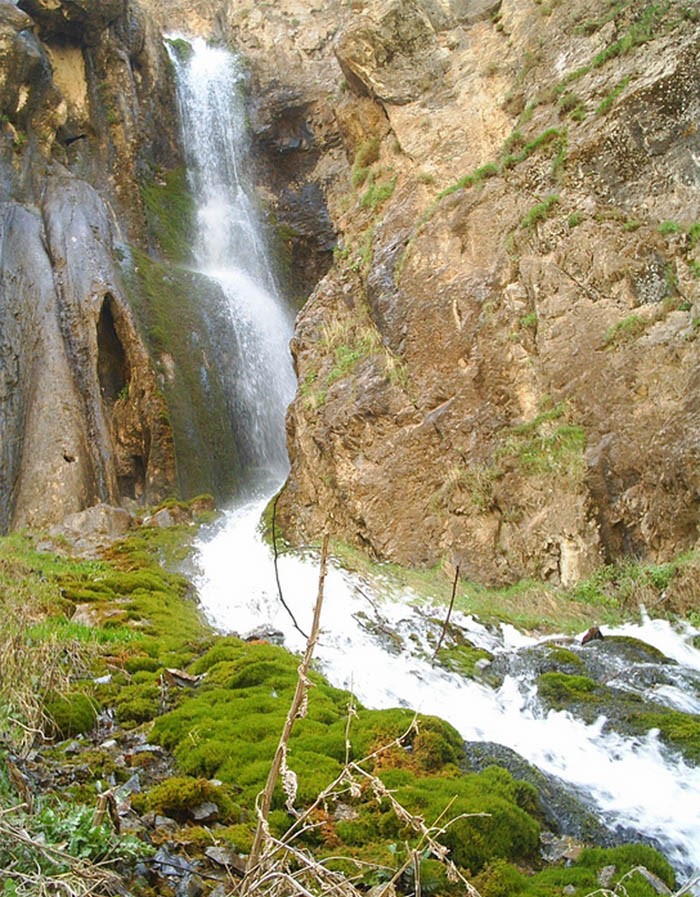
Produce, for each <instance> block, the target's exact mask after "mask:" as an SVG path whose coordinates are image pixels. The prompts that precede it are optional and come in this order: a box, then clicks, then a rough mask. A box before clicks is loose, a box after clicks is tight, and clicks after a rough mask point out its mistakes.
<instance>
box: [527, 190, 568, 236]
mask: <svg viewBox="0 0 700 897" xmlns="http://www.w3.org/2000/svg"><path fill="white" fill-rule="evenodd" d="M558 204H559V197H558V196H557V195H556V194H554V193H550V195H549V196H547V197H546V198H545V199H544V200H542V202H538V203H537V204H536V205H534V206H533V207H532V208H531V209H530V210H529V211H528V212H526V214H525V215H523V217H522V219H521V221H520V227H521V228H522V229H523V230H529V229H530V228H532V227H534V226H535V225H536V224H540V223H541V222H542V221H545V220H546V219H547V218H549V216H550V215H551V214H552V210H553V209H554V207H555V206H557V205H558Z"/></svg>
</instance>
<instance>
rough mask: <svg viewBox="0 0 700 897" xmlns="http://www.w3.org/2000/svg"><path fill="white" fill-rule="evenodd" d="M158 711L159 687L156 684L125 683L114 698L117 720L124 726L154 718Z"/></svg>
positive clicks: (135, 724) (134, 724)
mask: <svg viewBox="0 0 700 897" xmlns="http://www.w3.org/2000/svg"><path fill="white" fill-rule="evenodd" d="M159 711H160V689H159V688H158V687H157V686H156V685H144V684H137V685H127V686H124V687H122V688H121V689H120V690H119V692H118V695H117V699H116V717H117V721H118V722H120V723H121V724H122V725H124V726H126V727H131V726H137V725H139V724H140V723H145V722H148V720H152V719H155V717H156V716H157V715H158V713H159Z"/></svg>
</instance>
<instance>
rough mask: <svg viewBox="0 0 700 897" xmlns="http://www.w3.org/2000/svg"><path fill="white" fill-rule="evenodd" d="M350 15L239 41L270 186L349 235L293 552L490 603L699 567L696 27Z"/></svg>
mask: <svg viewBox="0 0 700 897" xmlns="http://www.w3.org/2000/svg"><path fill="white" fill-rule="evenodd" d="M333 6H334V9H333V10H331V9H330V7H331V4H320V3H319V4H315V5H313V8H312V9H311V10H310V11H309V10H307V12H306V13H304V10H303V8H302V6H301V5H300V4H296V3H294V2H291V0H290V2H286V3H285V2H283V3H280V4H276V5H275V8H274V10H264V11H263V10H258V11H255V10H253V8H252V7H250V8H248V7H247V6H246V4H230V9H229V11H228V18H227V19H226V25H227V27H228V29H229V30H228V33H229V35H232V37H233V39H234V41H235V42H237V43H238V45H239V46H240V47H241V50H242V52H243V53H244V54H246V56H247V58H248V59H249V62H250V65H251V68H252V70H253V72H254V79H255V80H254V87H255V93H256V95H257V96H258V97H262V98H264V97H271V99H270V100H269V101H268V102H267V103H265V102H264V99H263V100H260V99H257V100H254V101H253V105H254V110H255V111H256V115H254V116H253V121H254V122H256V121H259V120H260V119H261V115H260V113H259V112H258V109H259V106H260V104H261V103H264V110H265V112H266V114H267V116H268V118H267V123H266V126H265V127H263V128H258V134H259V137H260V146H261V153H262V154H263V157H266V158H267V159H269V160H271V163H270V164H271V167H272V168H273V173H272V175H271V176H270V177H269V183H271V184H274V185H276V186H277V195H278V196H279V195H286V196H288V195H293V196H297V197H298V196H301V195H302V194H303V191H304V189H307V190H308V189H309V187H308V185H311V184H317V185H318V186H319V188H320V189H321V191H322V196H323V198H324V199H325V200H326V202H327V208H328V212H329V217H330V220H331V222H332V226H333V228H334V229H335V231H336V233H337V246H336V249H335V252H334V262H333V265H332V267H331V268H330V270H329V271H328V273H327V274H326V275H325V276H324V278H323V279H322V280H321V281H320V282H319V284H318V286H317V287H316V289H315V290H314V292H313V294H312V296H311V297H310V299H309V301H308V302H307V303H306V304H305V305H304V307H303V309H302V311H301V313H300V314H299V318H298V324H297V331H296V336H295V341H294V346H293V348H294V355H295V359H296V364H297V370H298V375H299V382H300V387H299V391H298V394H297V398H296V400H295V402H294V404H293V406H292V408H291V410H290V414H289V419H288V434H289V447H290V453H291V457H292V472H291V475H290V478H289V481H288V483H287V485H286V487H285V489H284V491H283V493H282V496H281V499H280V501H279V505H278V510H279V513H280V515H281V517H282V520H283V522H284V526H285V529H286V531H287V534H288V535H290V536H291V537H292V538H294V539H296V540H304V539H308V538H312V537H314V536H315V535H316V534H318V533H319V532H320V531H321V530H322V529H323V528H324V527H325V526H326V525H329V526H330V527H331V529H332V531H333V532H334V534H335V535H336V536H338V537H340V538H344V539H347V540H349V541H351V542H354V543H355V544H358V545H360V546H362V547H364V548H365V549H366V550H369V551H370V552H371V553H373V554H374V555H375V556H376V557H378V558H384V559H387V558H388V559H392V560H396V561H399V562H401V563H409V564H420V565H430V564H435V563H437V562H440V561H444V560H446V561H448V562H449V563H450V564H451V565H456V564H459V566H460V569H461V571H462V574H463V575H467V576H470V577H474V578H477V579H480V580H482V581H486V582H490V583H502V582H508V581H513V580H515V579H518V578H520V577H523V576H528V575H536V576H539V577H543V578H545V579H548V580H550V581H553V582H561V583H564V584H569V583H571V582H574V581H575V580H577V579H578V578H579V577H581V576H583V575H586V574H587V573H588V572H590V571H591V570H592V569H593V568H594V567H595V566H596V565H598V564H600V563H601V562H605V561H609V560H612V559H619V558H621V557H624V556H635V557H643V558H646V559H661V558H668V557H670V556H672V555H673V554H675V553H677V552H679V551H682V550H684V549H686V548H688V547H690V546H692V545H694V544H695V542H696V539H697V519H698V499H699V491H698V490H699V486H700V482H699V480H698V473H697V471H698V463H697V462H698V452H699V450H700V416H699V411H700V407H699V406H698V401H697V397H696V389H695V388H694V387H695V383H696V380H697V371H698V341H697V335H698V325H699V322H700V289H699V281H698V275H700V252H699V250H698V247H699V246H700V223H699V218H698V213H699V211H700V209H699V199H700V193H699V192H698V187H699V186H700V167H699V166H698V161H697V160H698V154H699V151H700V137H699V136H698V131H697V120H698V114H699V112H700V109H699V108H698V102H699V100H698V98H699V96H700V93H699V90H698V88H699V87H700V66H699V62H698V50H699V48H700V28H699V25H698V14H697V10H696V9H695V7H694V6H693V5H692V4H688V3H685V2H665V3H642V4H640V3H618V4H610V3H608V2H603V0H601V2H594V3H592V4H591V3H587V4H578V3H568V4H560V3H557V2H551V3H544V2H535V0H503V2H502V3H498V2H491V3H479V2H463V3H457V2H454V3H451V4H448V3H447V2H437V0H435V2H431V0H411V2H401V3H399V2H396V0H368V2H362V3H359V2H358V3H352V4H334V5H333ZM330 13H334V14H330ZM252 26H254V27H252ZM272 46H275V47H276V48H279V49H278V50H277V52H275V53H274V54H272V53H271V47H272ZM300 71H304V72H305V73H306V76H305V78H304V77H302V76H299V77H297V72H300ZM285 73H286V75H287V76H286V77H285ZM285 90H287V91H293V90H296V91H297V93H296V94H295V95H294V96H293V99H292V100H290V101H288V102H287V105H286V107H284V106H283V104H281V102H280V98H281V97H283V96H284V91H285ZM291 110H295V114H296V115H297V119H296V126H294V125H293V121H292V114H291ZM275 153H276V155H275ZM285 174H286V177H287V178H288V183H287V184H285V185H284V186H283V190H282V191H280V189H279V187H280V178H281V177H282V176H284V175H285ZM277 210H278V213H281V217H282V218H284V213H285V208H284V203H283V202H281V201H280V202H279V203H278V206H277ZM291 241H292V242H294V234H292V235H291Z"/></svg>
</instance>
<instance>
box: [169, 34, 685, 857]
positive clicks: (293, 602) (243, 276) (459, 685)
mask: <svg viewBox="0 0 700 897" xmlns="http://www.w3.org/2000/svg"><path fill="white" fill-rule="evenodd" d="M176 67H177V69H178V84H179V88H178V89H179V100H180V106H181V115H182V122H183V137H184V141H185V145H186V146H187V147H188V165H189V169H190V177H191V183H192V186H193V190H194V193H195V196H196V198H197V201H198V205H199V215H198V221H199V235H198V241H197V258H198V263H199V266H200V268H201V270H202V271H203V272H205V273H208V274H209V275H210V276H211V277H213V278H214V279H216V280H217V282H218V283H219V284H220V285H221V287H222V289H223V290H224V292H225V294H226V296H227V299H228V302H229V305H230V316H231V323H232V327H233V330H234V336H233V338H234V339H235V341H236V344H237V347H238V349H239V351H238V357H239V359H240V370H239V371H237V372H236V375H237V380H238V381H239V382H240V384H241V385H240V388H239V390H238V394H237V397H236V401H237V402H238V403H239V405H240V407H241V421H242V426H245V427H246V428H247V433H248V440H247V441H248V443H249V455H248V464H249V466H250V469H251V470H252V471H253V476H251V483H252V486H253V487H255V486H257V487H258V488H257V495H254V497H252V498H250V497H249V498H248V499H247V500H246V501H245V502H242V503H241V504H240V505H239V506H238V507H236V508H234V509H233V510H231V511H229V512H228V513H227V514H226V515H225V517H224V519H223V521H222V523H220V524H219V525H218V526H217V527H216V528H215V530H214V531H213V532H212V533H211V534H210V535H209V536H208V537H205V538H204V539H203V541H201V542H200V543H199V546H198V550H199V566H200V569H201V571H202V572H201V575H200V577H199V581H198V583H197V585H198V588H199V593H200V597H201V601H202V604H203V606H204V608H205V610H206V612H207V614H208V615H209V617H210V619H211V621H212V622H213V623H214V624H215V625H216V626H217V627H219V628H220V629H222V630H224V631H235V632H237V633H240V634H242V635H245V634H247V633H248V632H250V631H253V630H256V629H259V628H260V627H268V628H272V629H275V630H278V631H280V632H282V633H283V634H284V641H285V644H286V645H287V647H289V648H290V649H291V650H293V651H295V650H300V649H302V648H303V646H304V639H303V638H302V636H301V635H300V634H299V632H298V631H296V630H295V629H294V627H293V626H292V624H291V621H290V618H289V615H288V614H287V613H286V611H285V610H284V609H283V607H282V605H281V603H280V601H279V597H278V591H277V585H276V582H275V575H274V567H273V560H272V555H271V552H270V550H269V549H268V547H267V546H266V545H264V544H263V542H262V541H261V539H260V537H259V535H258V521H259V519H260V515H261V513H262V511H263V509H264V507H265V504H266V502H267V501H268V500H269V497H270V496H271V495H272V494H273V493H274V491H276V489H277V488H278V487H279V485H280V484H281V482H282V481H283V479H284V476H285V475H286V470H287V459H286V454H285V447H284V411H285V408H286V405H287V403H288V401H289V400H290V399H291V397H292V395H293V392H294V388H295V386H294V378H293V374H292V369H291V363H290V359H289V353H288V348H287V343H288V341H289V339H290V337H291V333H292V321H291V316H290V315H289V313H288V312H287V311H286V310H285V309H284V306H283V303H282V302H281V300H280V298H279V296H278V295H277V292H276V290H275V287H274V280H273V278H272V276H271V275H270V273H269V271H270V269H269V265H268V264H267V261H266V255H265V248H264V240H263V239H262V238H261V237H260V234H261V233H262V230H261V227H260V222H259V220H258V216H257V213H256V211H255V207H254V205H253V203H252V202H251V200H250V194H249V192H248V191H247V189H246V187H245V176H244V175H245V168H246V165H247V164H248V163H247V161H246V159H247V156H246V137H245V133H244V129H243V124H242V122H243V121H244V119H243V112H242V107H241V100H240V80H241V79H240V75H239V73H238V71H237V69H236V66H235V63H234V61H233V60H232V58H231V57H230V56H229V54H228V53H226V51H224V50H221V49H212V48H210V47H207V46H206V45H205V44H204V43H203V42H200V41H195V42H194V43H193V54H192V56H191V58H190V59H189V60H188V61H187V63H186V64H185V63H184V62H181V63H177V64H176ZM222 463H225V459H222ZM255 491H256V490H255V488H253V489H252V490H249V493H248V494H249V496H250V495H251V494H254V493H255ZM279 573H280V578H281V582H282V587H283V591H284V597H285V600H286V602H287V603H288V604H289V605H290V607H291V609H292V611H293V613H294V615H295V617H296V619H297V620H298V621H299V625H300V627H301V628H302V629H304V630H306V631H308V627H309V625H310V617H311V610H312V604H313V601H314V598H315V594H316V588H317V575H318V574H317V565H316V564H315V563H314V562H313V559H310V558H308V557H303V556H299V555H296V556H294V555H285V556H282V557H281V558H280V562H279ZM325 596H326V597H325V604H324V610H323V617H322V621H323V622H322V626H323V631H322V636H321V639H320V641H319V644H318V647H317V652H316V653H317V657H318V659H319V662H320V665H321V667H322V669H323V671H324V673H325V674H326V676H327V677H328V679H329V680H330V681H331V682H332V683H333V684H334V685H337V686H339V687H344V688H349V689H351V690H352V691H353V692H354V693H355V694H356V695H357V696H358V698H359V699H360V700H361V701H362V702H363V703H364V704H365V705H366V706H369V707H391V706H397V705H402V706H409V707H412V708H414V709H416V710H419V711H422V712H425V713H430V714H435V715H438V716H441V717H443V718H445V719H447V720H449V722H451V723H452V724H453V725H454V726H455V727H456V728H457V729H458V730H459V731H460V732H461V734H462V735H463V737H464V738H465V740H468V741H494V742H497V743H500V744H503V745H506V746H508V747H510V748H513V749H514V750H516V751H517V752H518V753H519V754H521V755H522V756H523V757H525V758H526V759H527V760H528V761H530V762H532V763H534V764H535V765H537V766H538V767H539V768H540V769H542V770H544V771H545V772H548V773H552V774H554V775H557V776H558V777H560V778H561V779H562V780H563V781H564V782H568V783H570V784H571V785H572V786H575V787H577V788H580V789H582V790H583V791H585V792H586V793H587V794H588V795H589V796H590V801H591V805H592V806H593V807H594V808H596V810H597V812H598V813H599V815H600V816H601V818H603V819H604V820H605V822H606V824H608V825H609V826H610V827H612V828H614V827H616V826H622V827H624V828H626V829H630V828H631V829H633V830H635V831H637V832H640V833H643V834H644V835H646V836H647V837H650V838H653V839H655V840H656V841H657V842H658V843H659V845H661V847H662V849H663V850H664V852H665V853H666V855H667V856H668V857H669V859H670V860H671V861H672V862H673V863H674V864H675V865H676V867H677V868H678V869H679V870H680V871H682V872H683V873H685V874H690V873H691V872H692V871H693V870H694V869H698V868H700V768H693V767H690V766H687V765H686V764H685V763H684V762H683V760H682V759H680V758H679V757H678V756H674V755H673V754H672V753H671V752H669V751H667V750H665V749H662V748H661V747H660V745H659V742H658V740H657V738H656V734H655V733H654V732H651V733H649V734H648V736H647V737H646V738H643V739H634V738H629V737H622V736H619V735H616V734H614V733H604V732H603V721H602V720H599V721H598V722H597V723H595V724H594V725H586V724H584V723H582V722H581V721H578V720H576V719H574V718H573V717H571V716H570V715H569V714H568V713H565V712H552V711H550V712H546V711H543V710H542V708H541V707H540V705H539V703H538V701H537V699H536V695H535V688H534V685H533V684H532V683H531V682H529V681H528V679H527V676H524V677H520V678H517V679H516V678H515V677H513V676H506V678H505V680H504V682H503V684H502V686H501V687H500V688H498V689H493V688H490V687H488V686H486V685H484V684H480V683H479V682H475V681H467V680H465V679H463V678H461V677H459V676H457V675H455V674H451V673H448V672H446V671H444V670H441V669H439V668H436V667H433V666H432V665H431V663H430V662H429V659H427V658H429V657H430V654H431V647H430V646H429V645H428V644H427V641H426V632H427V630H428V628H429V625H430V624H429V622H428V618H429V617H430V616H437V617H442V616H444V613H445V609H444V608H438V609H434V611H433V612H432V614H431V611H430V608H427V607H426V605H425V603H422V602H421V601H419V600H418V599H417V598H416V596H414V595H410V594H397V593H396V592H395V591H394V592H392V590H391V588H390V587H389V585H388V584H387V586H386V588H381V585H380V587H377V584H376V583H373V584H369V583H366V582H363V581H362V580H360V579H359V578H358V577H356V576H352V575H350V574H348V573H346V572H344V571H342V570H341V569H339V568H338V567H335V566H331V569H330V571H329V575H328V578H327V582H326V588H325ZM453 622H454V623H456V624H458V625H459V626H460V627H461V628H462V629H463V630H464V632H465V634H466V635H467V636H468V637H469V639H470V640H471V641H472V642H473V643H474V644H475V645H477V646H483V647H484V648H486V649H488V650H489V651H490V652H492V653H494V654H500V653H503V652H512V651H515V650H516V649H518V648H520V647H523V646H526V645H528V644H534V640H533V639H531V638H529V637H528V636H526V635H523V634H521V633H519V632H517V631H516V630H515V629H513V628H512V627H509V626H504V627H501V628H500V629H494V628H492V627H491V628H487V627H485V626H483V625H481V624H480V623H478V622H477V621H476V620H474V619H471V618H468V617H466V616H464V615H459V614H455V615H454V616H453ZM617 631H618V632H619V633H621V634H628V635H634V636H635V637H637V638H639V639H642V640H644V641H646V642H648V643H649V644H651V645H654V646H656V647H658V648H659V649H660V650H662V651H663V652H664V653H665V654H667V655H668V656H669V657H672V658H674V659H675V660H677V661H678V664H679V665H680V667H684V668H687V669H690V670H696V671H700V652H698V651H697V650H695V649H694V648H693V647H692V646H691V645H690V637H691V636H692V635H693V634H694V633H693V632H691V631H690V630H687V631H677V630H673V629H672V628H671V627H670V626H669V624H668V623H666V622H663V621H658V620H653V621H652V620H645V621H643V622H642V623H640V624H639V625H628V626H625V627H621V628H620V629H619V630H617ZM389 632H394V633H396V634H397V635H398V636H399V638H400V648H396V647H395V649H394V650H393V651H392V650H391V644H389V647H387V642H388V641H389V642H391V641H392V639H391V637H390V636H387V633H389ZM654 694H655V697H656V700H657V701H659V700H663V701H666V702H667V703H668V705H669V706H673V707H678V708H679V709H686V710H690V711H691V712H695V713H697V712H700V700H699V698H698V693H695V694H693V693H691V692H689V691H688V690H687V689H684V688H683V687H682V685H680V686H676V685H674V684H668V683H666V684H664V685H662V686H659V687H658V688H657V689H656V690H655V692H654Z"/></svg>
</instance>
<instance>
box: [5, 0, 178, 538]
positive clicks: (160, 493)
mask: <svg viewBox="0 0 700 897" xmlns="http://www.w3.org/2000/svg"><path fill="white" fill-rule="evenodd" d="M139 15H140V12H139V10H138V8H137V7H135V6H134V5H132V4H125V3H123V2H121V0H119V2H114V3H104V4H84V3H83V4H81V3H77V2H76V3H65V4H57V3H42V2H38V0H37V2H31V0H26V2H24V0H23V2H21V3H20V4H18V6H15V5H14V4H12V3H9V2H7V0H3V2H2V3H0V103H1V105H2V120H1V122H0V222H1V224H0V279H1V285H2V289H1V294H0V324H1V326H0V421H1V423H2V426H1V427H0V529H2V530H5V529H7V528H9V527H18V526H33V527H41V526H45V525H49V524H51V523H54V522H56V521H59V520H61V519H62V518H63V517H64V516H65V515H66V514H69V513H72V512H75V511H78V510H81V509H82V508H85V507H89V506H91V505H94V504H97V503H99V502H109V503H112V504H118V503H120V502H123V501H129V500H133V501H142V500H148V501H156V500H158V499H159V498H162V497H164V496H165V495H167V494H169V493H170V492H172V490H173V488H174V486H175V459H174V453H173V440H172V432H171V428H170V425H169V422H168V414H167V407H166V404H165V401H164V398H163V394H162V391H161V389H160V386H159V384H158V381H157V376H156V372H155V370H154V368H153V365H152V363H151V360H150V358H149V354H148V351H147V349H146V346H145V343H144V341H143V339H142V337H141V336H140V335H139V333H138V329H137V327H136V324H135V321H134V317H133V314H132V311H131V308H130V305H129V302H128V301H127V296H126V292H125V288H124V284H123V277H122V272H121V271H120V269H119V266H118V263H117V260H118V258H119V257H122V258H123V251H122V249H120V247H122V248H123V247H124V246H125V244H126V242H127V241H128V239H129V238H131V239H138V238H139V236H140V235H141V234H143V232H144V231H143V212H142V211H140V201H139V189H138V185H137V184H136V182H135V176H134V173H135V171H136V169H137V166H138V165H139V164H147V163H148V162H151V163H152V164H155V162H156V160H157V159H158V157H159V156H160V157H165V158H167V157H169V156H172V155H173V154H174V153H176V149H175V141H174V139H169V138H167V137H165V138H164V137H161V138H160V143H158V142H157V141H156V142H155V145H154V143H153V142H151V141H148V148H147V149H146V150H144V149H143V141H144V137H145V132H146V131H147V129H148V126H149V121H148V103H146V104H142V103H141V102H140V99H139V87H138V85H137V83H136V81H137V80H138V77H137V76H136V75H134V77H132V79H131V81H130V82H127V83H125V82H124V70H125V69H129V70H130V66H131V61H130V59H131V57H130V56H129V53H130V52H131V51H133V52H134V53H136V55H138V54H139V53H144V54H146V56H148V54H149V53H151V55H154V54H155V55H154V58H155V57H157V56H158V54H159V53H160V52H161V50H160V43H158V49H156V47H155V45H153V46H152V47H151V48H150V50H148V51H147V50H146V48H145V41H146V38H145V31H144V29H142V30H141V38H142V40H141V43H140V48H137V47H130V46H129V36H128V33H127V32H129V29H130V28H132V31H133V30H134V28H133V27H132V26H133V25H134V22H136V20H137V19H138V16H139ZM136 30H138V29H136ZM136 42H137V43H138V40H137V41H136ZM110 57H111V58H118V59H119V60H120V65H121V68H119V69H117V68H114V67H111V66H110V63H109V61H108V59H109V58H110ZM146 69H147V66H146V65H144V71H145V70H146ZM141 80H142V81H143V82H144V83H145V81H146V80H147V79H146V76H145V75H142V76H141ZM116 83H119V85H120V86H119V97H120V102H121V103H122V105H123V106H124V108H125V109H127V108H128V109H130V110H131V114H130V115H127V114H124V115H122V114H119V115H117V114H116V111H114V110H112V115H111V116H110V109H111V107H110V105H109V96H108V95H109V93H110V91H111V90H112V89H113V87H114V85H115V84H116ZM129 85H131V86H132V87H133V90H129ZM144 110H145V111H144ZM151 124H152V122H151ZM162 130H163V129H162V128H161V131H162ZM125 172H126V175H125Z"/></svg>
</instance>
